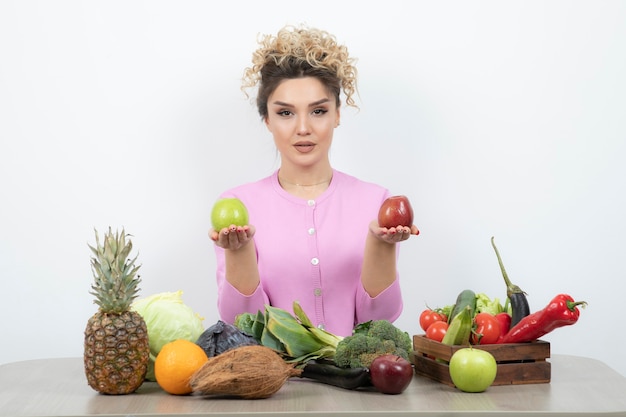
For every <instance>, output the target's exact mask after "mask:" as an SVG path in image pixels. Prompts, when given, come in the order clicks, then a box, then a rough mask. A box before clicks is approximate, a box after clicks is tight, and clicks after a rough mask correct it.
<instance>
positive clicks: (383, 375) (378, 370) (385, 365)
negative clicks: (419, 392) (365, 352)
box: [370, 354, 413, 394]
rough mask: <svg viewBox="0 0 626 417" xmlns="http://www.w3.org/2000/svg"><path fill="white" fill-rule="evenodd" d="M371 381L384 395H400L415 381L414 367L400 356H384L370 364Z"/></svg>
mask: <svg viewBox="0 0 626 417" xmlns="http://www.w3.org/2000/svg"><path fill="white" fill-rule="evenodd" d="M370 379H371V380H372V385H374V388H376V390H378V391H380V392H382V393H383V394H400V393H401V392H402V391H404V390H405V389H406V387H408V386H409V384H410V383H411V380H412V379H413V366H412V365H411V362H409V361H407V360H406V359H404V358H402V357H400V356H396V355H391V354H389V355H382V356H379V357H377V358H376V359H374V360H373V361H372V363H371V364H370Z"/></svg>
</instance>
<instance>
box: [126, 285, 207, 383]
mask: <svg viewBox="0 0 626 417" xmlns="http://www.w3.org/2000/svg"><path fill="white" fill-rule="evenodd" d="M182 295H183V292H182V291H181V290H178V291H176V292H163V293H159V294H154V295H151V296H149V297H145V298H141V299H138V300H136V301H134V302H133V304H132V306H131V308H132V309H133V310H135V311H136V312H138V313H139V314H140V315H141V316H142V317H143V319H144V320H145V322H146V326H147V327H148V341H149V344H150V362H149V363H148V373H147V375H146V379H147V380H148V381H154V380H155V378H154V360H155V359H156V356H157V355H158V354H159V352H160V351H161V349H162V348H163V346H164V345H165V344H167V343H169V342H172V341H174V340H177V339H186V340H189V341H191V342H194V343H195V342H196V341H197V340H198V338H199V337H200V335H201V334H202V332H204V326H203V324H202V321H203V320H204V318H203V317H200V315H198V314H197V313H194V312H193V310H192V309H191V308H190V307H189V306H187V305H185V303H183V298H182Z"/></svg>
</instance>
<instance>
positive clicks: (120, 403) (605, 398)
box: [0, 355, 626, 417]
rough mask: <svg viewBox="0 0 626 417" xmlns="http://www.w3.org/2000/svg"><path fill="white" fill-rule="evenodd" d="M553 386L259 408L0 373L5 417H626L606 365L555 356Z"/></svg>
mask: <svg viewBox="0 0 626 417" xmlns="http://www.w3.org/2000/svg"><path fill="white" fill-rule="evenodd" d="M550 362H551V363H552V381H551V382H550V383H548V384H528V385H507V386H492V387H490V388H489V389H488V390H487V391H486V392H484V393H480V394H469V393H464V392H461V391H458V390H457V389H455V388H452V387H449V386H447V385H445V384H441V383H438V382H434V381H431V380H429V379H426V378H423V377H420V376H415V377H414V379H413V381H412V382H411V385H410V386H409V388H408V389H407V390H406V391H405V392H404V393H402V394H400V395H385V394H381V393H377V392H373V391H348V390H344V389H341V388H335V387H332V386H328V385H324V384H321V383H318V382H314V381H310V380H304V379H297V378H296V379H290V380H289V381H287V383H286V384H285V385H284V386H283V387H282V388H281V389H280V391H278V392H277V393H276V394H274V396H272V397H270V398H267V399H262V400H241V399H224V398H220V399H216V398H203V397H200V396H193V395H192V396H174V395H169V394H167V393H165V392H164V391H163V390H161V389H160V388H159V386H158V385H157V384H156V383H154V382H147V383H144V384H143V385H142V386H141V388H140V389H139V390H138V391H137V392H136V393H134V394H130V395H120V396H108V395H101V394H98V393H96V392H95V391H93V390H92V389H91V388H90V387H89V386H88V385H87V381H86V379H85V375H84V372H83V363H82V358H66V359H41V360H31V361H24V362H16V363H10V364H5V365H1V366H0V416H11V417H19V416H94V415H107V416H139V415H141V416H181V415H215V416H228V417H233V416H244V415H254V416H273V417H276V416H281V417H283V416H330V415H333V416H337V415H340V416H362V415H367V416H390V415H391V416H409V415H413V416H418V415H430V416H433V415H445V416H457V415H458V416H463V415H485V414H496V415H501V414H507V413H510V414H515V415H516V416H534V417H536V416H550V417H555V416H565V415H568V416H569V415H572V414H577V415H594V416H597V415H600V414H606V415H620V416H626V378H624V377H623V376H622V375H620V374H619V373H617V372H616V371H614V370H612V369H611V368H609V367H608V366H607V365H605V364H604V363H602V362H600V361H598V360H595V359H589V358H583V357H577V356H564V355H553V357H552V358H550Z"/></svg>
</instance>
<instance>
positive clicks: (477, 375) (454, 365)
mask: <svg viewBox="0 0 626 417" xmlns="http://www.w3.org/2000/svg"><path fill="white" fill-rule="evenodd" d="M449 372H450V378H452V382H453V383H454V385H455V386H456V387H457V388H458V389H460V390H461V391H465V392H483V391H485V390H486V389H487V388H489V386H491V384H493V381H495V379H496V374H497V373H498V364H497V363H496V359H495V358H494V357H493V355H492V354H491V353H489V352H487V351H485V350H482V349H474V348H472V347H467V348H462V349H459V350H457V351H456V352H454V354H453V355H452V357H451V358H450V363H449Z"/></svg>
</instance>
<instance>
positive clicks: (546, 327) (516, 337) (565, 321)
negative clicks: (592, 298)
mask: <svg viewBox="0 0 626 417" xmlns="http://www.w3.org/2000/svg"><path fill="white" fill-rule="evenodd" d="M586 305H587V303H586V302H585V301H574V299H573V298H572V297H571V296H569V295H567V294H559V295H557V296H556V297H554V298H553V299H552V301H550V303H549V304H548V305H547V306H546V307H544V308H543V309H542V310H539V311H536V312H534V313H532V314H529V315H528V316H526V317H524V318H523V319H522V320H521V321H520V322H519V323H517V324H516V325H515V326H513V327H511V329H510V330H509V332H508V333H507V334H506V335H505V336H504V337H503V338H502V339H501V340H500V341H499V343H523V342H531V341H533V340H537V339H539V338H540V337H541V336H543V335H545V334H547V333H550V332H551V331H552V330H554V329H556V328H559V327H563V326H569V325H572V324H574V323H576V322H577V321H578V317H579V316H580V311H579V310H578V306H581V307H583V308H584V307H585V306H586Z"/></svg>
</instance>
